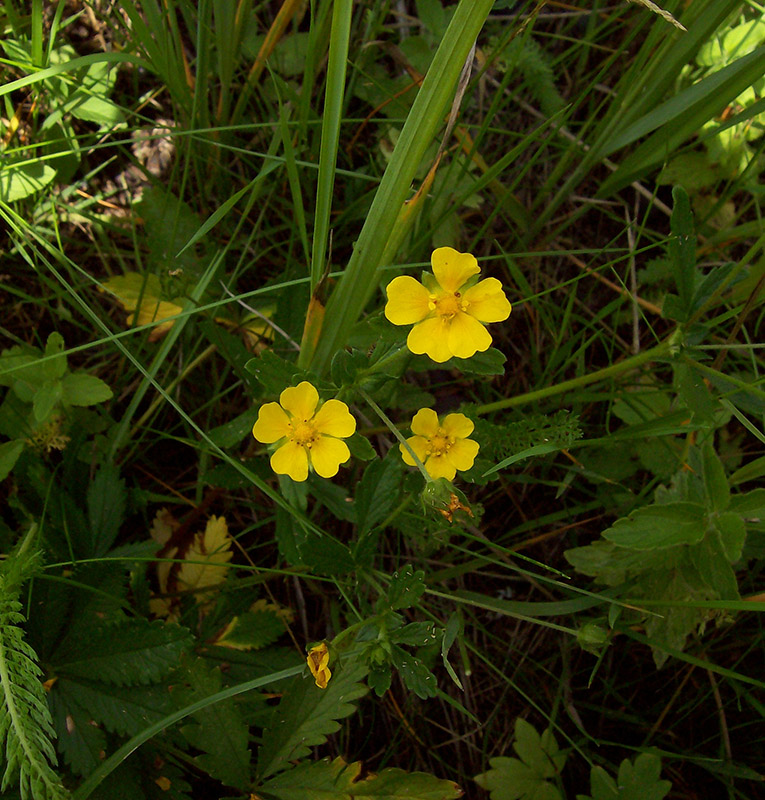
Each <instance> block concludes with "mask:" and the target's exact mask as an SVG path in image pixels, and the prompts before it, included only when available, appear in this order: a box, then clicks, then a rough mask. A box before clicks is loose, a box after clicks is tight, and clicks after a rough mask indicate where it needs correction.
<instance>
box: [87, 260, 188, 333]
mask: <svg viewBox="0 0 765 800" xmlns="http://www.w3.org/2000/svg"><path fill="white" fill-rule="evenodd" d="M100 288H101V290H102V291H107V292H109V293H111V294H113V295H114V296H115V297H116V298H117V300H118V301H119V302H120V305H122V307H123V308H124V309H125V311H129V312H133V313H131V314H129V315H128V318H127V324H128V325H132V324H133V322H134V321H135V324H136V325H148V324H150V323H152V322H157V321H158V320H163V319H167V318H168V317H174V316H175V315H176V314H180V313H181V312H182V311H183V307H182V306H179V305H178V304H177V303H175V302H173V301H172V300H163V299H162V286H161V284H160V281H159V277H158V276H157V275H153V274H148V275H142V274H141V273H140V272H126V273H125V274H124V275H117V276H115V277H114V278H110V279H109V280H108V281H104V283H102V284H101V287H100ZM174 324H175V320H170V321H169V322H161V323H160V324H159V325H157V326H156V327H155V328H154V329H153V330H152V332H151V333H150V334H149V341H150V342H153V341H156V340H157V339H159V338H160V337H161V336H163V335H164V334H166V333H167V332H168V331H169V330H170V328H172V327H173V325H174Z"/></svg>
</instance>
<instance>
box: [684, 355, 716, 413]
mask: <svg viewBox="0 0 765 800" xmlns="http://www.w3.org/2000/svg"><path fill="white" fill-rule="evenodd" d="M675 385H676V387H677V393H678V395H679V397H680V399H681V400H682V402H683V403H684V404H685V405H686V406H687V407H688V409H689V410H690V411H692V412H693V419H694V421H695V422H697V423H699V424H701V425H710V424H712V423H713V422H714V418H715V412H716V411H717V408H718V403H717V401H716V400H715V399H714V398H713V397H712V395H711V393H710V391H709V389H708V388H707V385H706V384H705V383H704V379H703V378H702V377H701V375H700V374H699V373H698V371H697V370H695V369H693V368H692V367H691V366H690V365H689V364H685V363H680V364H677V365H676V366H675Z"/></svg>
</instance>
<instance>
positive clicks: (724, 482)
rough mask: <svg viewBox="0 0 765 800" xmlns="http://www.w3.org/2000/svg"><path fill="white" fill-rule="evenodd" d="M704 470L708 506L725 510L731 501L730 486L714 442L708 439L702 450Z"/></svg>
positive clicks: (716, 509) (714, 509)
mask: <svg viewBox="0 0 765 800" xmlns="http://www.w3.org/2000/svg"><path fill="white" fill-rule="evenodd" d="M701 459H702V464H703V472H704V489H705V491H706V495H707V501H708V506H707V507H708V508H710V509H711V510H712V511H725V509H726V508H727V507H728V505H729V503H730V488H729V487H728V479H727V478H726V477H725V469H724V467H723V465H722V461H720V459H719V457H718V455H717V453H715V450H714V447H713V446H712V443H711V442H710V441H709V440H707V441H706V442H705V443H704V447H703V448H702V450H701Z"/></svg>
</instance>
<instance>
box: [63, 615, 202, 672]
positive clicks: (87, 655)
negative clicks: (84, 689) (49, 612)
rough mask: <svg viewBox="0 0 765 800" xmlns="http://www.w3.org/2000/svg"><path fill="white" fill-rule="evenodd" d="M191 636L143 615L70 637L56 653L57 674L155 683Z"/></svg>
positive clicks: (170, 667)
mask: <svg viewBox="0 0 765 800" xmlns="http://www.w3.org/2000/svg"><path fill="white" fill-rule="evenodd" d="M192 644H193V639H192V637H191V634H190V633H189V631H188V630H187V629H186V628H182V627H181V626H180V625H167V624H165V623H163V622H159V621H157V622H149V621H148V620H145V619H142V618H135V619H130V620H125V621H124V622H120V623H117V624H108V623H107V624H104V625H101V626H98V627H94V628H93V629H92V630H91V631H90V632H89V635H88V636H87V637H80V636H69V637H67V639H66V640H65V641H64V642H63V643H62V645H61V647H60V648H59V649H58V650H57V651H56V653H55V669H56V672H57V673H58V674H59V675H66V676H69V677H76V678H87V679H93V678H96V679H98V680H101V681H105V682H106V683H115V684H117V685H118V686H132V685H135V684H149V683H156V682H157V681H160V680H162V678H164V677H165V676H166V675H167V674H168V673H169V672H170V670H171V669H173V668H174V667H175V666H177V664H178V659H179V658H180V655H181V653H184V652H186V651H187V650H189V649H190V648H191V645H192Z"/></svg>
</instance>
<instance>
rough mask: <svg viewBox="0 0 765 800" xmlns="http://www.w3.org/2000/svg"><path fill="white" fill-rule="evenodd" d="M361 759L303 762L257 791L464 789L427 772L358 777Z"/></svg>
mask: <svg viewBox="0 0 765 800" xmlns="http://www.w3.org/2000/svg"><path fill="white" fill-rule="evenodd" d="M360 772H361V762H359V761H356V762H354V763H353V764H346V763H345V761H343V759H342V758H336V759H334V761H330V760H329V759H324V760H323V761H315V762H313V763H303V764H300V765H299V766H297V767H295V768H294V769H291V770H290V771H289V772H283V773H281V774H280V775H277V776H276V777H275V778H272V779H271V780H270V781H268V782H267V783H265V784H263V785H262V786H261V787H260V788H259V789H258V791H261V792H263V794H264V795H265V796H266V797H269V798H270V797H273V798H277V800H352V798H354V797H367V798H369V800H456V798H458V797H461V796H462V790H461V789H460V788H459V786H457V784H456V783H452V782H451V781H445V780H441V779H440V778H436V777H435V776H433V775H427V774H425V773H424V772H404V771H403V770H400V769H384V770H383V771H382V772H381V773H380V774H379V775H370V776H369V777H368V778H365V779H364V780H361V781H360V780H359V779H358V778H359V774H360Z"/></svg>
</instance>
